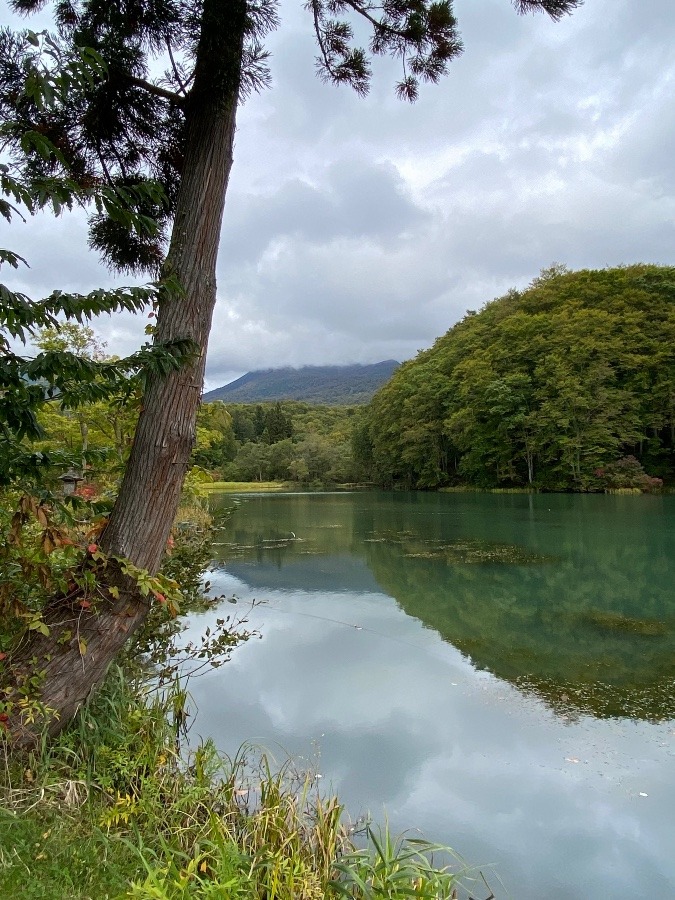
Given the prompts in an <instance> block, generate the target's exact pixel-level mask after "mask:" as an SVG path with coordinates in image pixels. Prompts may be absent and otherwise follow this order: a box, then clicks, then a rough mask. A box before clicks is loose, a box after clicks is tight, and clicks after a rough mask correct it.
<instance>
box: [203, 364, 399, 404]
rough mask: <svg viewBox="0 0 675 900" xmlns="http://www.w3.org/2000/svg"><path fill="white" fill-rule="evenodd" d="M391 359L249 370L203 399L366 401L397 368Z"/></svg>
mask: <svg viewBox="0 0 675 900" xmlns="http://www.w3.org/2000/svg"><path fill="white" fill-rule="evenodd" d="M398 365H399V364H398V363H397V362H395V361H394V360H393V359H388V360H386V361H385V362H379V363H374V364H373V365H366V366H362V365H353V366H303V368H301V369H291V368H283V369H264V370H261V371H257V372H248V373H247V374H246V375H243V376H242V377H241V378H238V379H237V380H236V381H233V382H231V384H226V385H224V386H223V387H220V388H216V390H214V391H209V392H208V393H207V394H204V400H205V401H206V402H208V401H210V400H225V401H229V402H231V403H260V402H264V401H269V400H303V401H305V402H306V403H320V404H326V405H329V406H354V405H356V404H361V403H368V401H369V400H370V399H371V398H372V396H373V394H374V393H375V392H376V391H377V390H378V389H379V388H381V387H382V385H383V384H384V383H385V382H386V381H388V380H389V378H391V376H392V374H393V372H394V371H395V370H396V369H397V368H398Z"/></svg>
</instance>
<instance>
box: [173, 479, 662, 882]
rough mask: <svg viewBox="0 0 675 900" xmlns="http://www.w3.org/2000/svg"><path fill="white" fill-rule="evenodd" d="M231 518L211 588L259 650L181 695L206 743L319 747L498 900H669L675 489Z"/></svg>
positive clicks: (403, 499) (304, 751) (282, 506)
mask: <svg viewBox="0 0 675 900" xmlns="http://www.w3.org/2000/svg"><path fill="white" fill-rule="evenodd" d="M233 503H236V505H237V509H236V512H235V513H234V515H233V516H232V517H231V519H230V520H229V521H228V522H227V524H226V525H225V527H224V528H223V530H222V532H221V534H220V535H219V537H218V540H217V543H216V546H215V548H214V552H215V554H216V556H217V558H218V568H217V571H216V572H215V573H214V576H213V577H212V582H213V585H214V590H216V591H217V592H218V593H223V594H226V595H228V596H230V595H234V596H236V597H237V600H238V608H240V609H242V611H243V610H244V609H246V608H247V604H248V603H250V601H251V600H252V599H254V598H255V599H256V600H258V601H263V603H262V605H260V606H258V607H256V608H255V609H254V610H253V611H252V613H251V614H250V621H251V624H252V625H253V626H254V627H256V628H258V629H259V631H260V633H261V635H262V640H260V641H251V642H249V643H248V644H247V645H246V646H244V647H242V648H240V649H238V650H237V651H236V653H235V656H234V658H233V660H232V662H231V663H229V664H228V666H226V667H225V668H224V669H222V670H218V672H217V673H214V674H213V675H210V676H209V677H208V678H206V679H202V680H198V681H195V682H194V683H193V685H192V687H191V690H192V693H193V695H194V696H195V699H196V702H197V705H198V707H199V714H198V716H197V721H196V726H195V728H196V730H197V731H199V732H200V733H201V734H203V735H209V736H213V737H214V738H215V740H216V742H217V743H218V745H219V746H220V747H221V748H222V749H223V750H225V751H227V752H234V751H235V750H236V748H237V747H238V746H239V744H240V743H241V742H243V741H245V740H251V739H252V740H257V741H259V742H261V743H262V744H264V745H266V746H268V747H277V748H283V750H285V751H287V752H290V753H293V754H299V755H304V756H307V757H309V756H315V757H316V760H315V761H316V762H317V764H318V765H319V768H320V771H321V773H322V775H323V776H324V778H325V779H326V782H330V783H331V784H332V786H333V787H334V788H335V789H336V790H338V792H339V794H340V796H341V798H342V799H343V801H344V802H346V804H347V806H348V808H349V810H350V812H351V813H352V815H353V816H358V815H360V814H362V813H364V812H366V811H370V812H371V813H372V815H373V816H374V818H382V816H383V809H384V808H386V811H387V815H388V817H389V819H390V822H391V824H392V826H393V827H394V828H401V829H402V828H408V827H412V828H419V829H421V830H422V832H423V833H424V834H425V836H427V837H429V838H430V839H432V840H434V841H439V842H444V843H449V844H451V845H452V846H453V847H455V849H456V850H458V851H459V852H460V853H462V855H463V856H464V857H465V858H466V859H467V860H470V861H471V862H474V863H477V864H480V865H481V866H482V867H483V868H484V869H485V871H486V873H488V880H489V881H490V886H491V888H492V889H493V890H495V893H496V895H497V896H498V897H507V896H513V897H518V898H532V900H534V898H537V900H541V898H561V900H562V898H579V900H581V898H591V897H592V898H614V897H616V898H619V897H622V898H623V897H625V896H634V897H656V896H664V897H665V896H675V858H674V854H673V852H672V851H673V847H674V846H675V814H674V813H673V809H675V691H674V687H673V685H674V678H675V652H674V651H675V586H674V585H675V579H674V578H673V575H674V569H675V562H674V561H675V498H674V497H634V496H626V497H624V496H616V497H610V496H608V497H605V496H586V497H583V496H559V495H490V494H485V495H481V494H446V495H442V494H434V495H426V494H385V493H382V494H379V493H378V494H365V493H363V494H361V493H359V494H318V495H317V494H312V495H301V494H295V495H293V494H290V495H262V496H246V497H240V498H238V499H236V500H234V499H233V498H232V497H228V496H225V495H223V496H221V497H220V498H216V499H215V501H214V505H218V504H221V505H224V506H229V505H232V504H233ZM228 611H229V608H228ZM215 615H216V614H214V616H215ZM207 622H208V616H207V617H205V619H200V620H199V621H195V623H194V625H193V627H195V628H200V627H204V626H205V625H206V624H207ZM489 864H493V865H494V872H496V873H497V874H498V876H499V878H500V879H501V881H502V882H503V885H500V884H499V881H498V880H497V876H495V875H493V876H490V874H489V873H490V867H489ZM476 890H477V891H478V888H476Z"/></svg>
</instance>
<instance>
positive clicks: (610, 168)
mask: <svg viewBox="0 0 675 900" xmlns="http://www.w3.org/2000/svg"><path fill="white" fill-rule="evenodd" d="M454 8H455V14H456V16H457V18H458V21H459V25H460V29H461V33H462V39H463V43H464V48H465V49H464V53H463V55H462V56H461V57H460V58H459V59H456V60H454V61H453V62H451V63H450V64H449V71H448V75H447V76H446V77H445V78H444V79H443V80H442V82H441V83H440V84H438V85H426V86H423V87H422V90H421V91H420V97H419V99H418V101H417V103H415V104H414V105H410V104H407V103H405V102H402V101H399V100H397V99H396V97H395V94H394V84H395V82H396V80H397V79H398V77H399V71H398V68H397V65H396V64H395V63H393V62H391V61H388V60H387V61H384V60H383V61H379V62H378V63H377V64H376V66H375V73H374V79H373V85H372V88H371V92H370V94H369V95H368V97H367V98H365V99H364V98H359V97H358V96H356V95H355V94H354V93H353V92H352V91H351V90H350V89H349V88H347V87H340V88H338V87H334V86H330V85H326V84H324V83H322V82H321V81H320V80H319V79H318V78H316V76H315V74H314V71H315V69H314V58H315V55H316V51H315V47H314V42H313V36H312V33H311V18H310V16H309V14H308V13H307V12H306V11H305V10H304V9H303V3H302V2H301V0H282V4H281V26H280V28H279V29H278V30H277V31H276V32H275V34H273V35H272V36H271V37H270V39H269V41H268V48H269V49H270V50H271V52H272V60H271V69H272V77H273V84H272V88H271V89H270V90H267V91H265V92H264V93H262V94H259V95H254V96H253V97H252V98H251V99H249V100H248V101H247V102H246V103H245V104H244V106H243V107H242V108H241V109H240V111H239V116H238V129H237V137H236V145H235V162H234V166H233V170H232V175H231V179H230V187H229V190H228V196H227V200H226V207H225V219H224V225H223V232H222V238H221V244H220V255H219V262H218V304H217V307H216V311H215V315H214V323H213V330H212V334H211V341H210V347H209V353H208V358H207V369H206V382H205V387H206V389H207V390H209V389H213V388H215V387H218V386H220V385H222V384H225V383H227V382H228V381H231V380H233V379H234V378H237V377H238V376H240V375H242V374H243V373H245V372H247V371H250V370H254V369H261V368H273V367H278V366H302V365H327V364H336V365H338V364H347V363H373V362H378V361H380V360H384V359H396V360H399V361H403V360H405V359H409V358H411V357H413V356H415V354H416V353H417V352H418V351H419V350H422V349H426V348H427V347H429V346H431V344H432V343H433V342H434V340H435V339H436V338H437V337H438V336H440V335H441V334H443V333H445V332H446V331H447V330H448V328H450V327H451V326H452V325H453V324H454V323H455V322H457V321H458V320H460V319H461V318H462V317H463V315H464V314H465V312H466V311H467V310H468V309H473V310H477V309H480V308H481V307H482V306H483V305H484V304H485V303H487V302H489V301H490V300H491V299H493V298H494V297H497V296H500V295H502V294H504V293H506V291H508V290H509V289H510V288H512V287H515V288H524V287H526V286H527V285H528V284H529V283H530V282H531V281H532V279H533V278H535V277H536V276H537V274H538V273H539V272H540V270H541V269H542V268H544V267H548V266H550V265H552V264H553V263H563V264H565V265H567V266H569V267H570V268H571V269H579V268H603V267H606V266H615V265H620V264H628V263H634V262H650V263H660V264H670V265H672V264H675V54H673V51H672V48H673V46H675V14H674V12H673V5H672V0H645V2H642V3H636V2H635V0H586V2H585V5H584V6H583V7H581V8H580V9H579V10H577V11H576V12H575V13H574V14H573V15H572V16H568V17H565V18H564V19H563V20H561V21H560V22H557V23H556V22H552V21H551V20H550V19H549V18H548V17H547V16H544V15H541V14H538V15H528V16H518V15H517V14H516V13H515V11H514V9H513V7H512V6H511V4H510V3H509V0H455V7H454ZM10 19H11V16H10V14H9V12H8V5H7V3H6V2H4V0H0V22H2V23H5V22H8V21H10ZM31 27H34V26H31ZM0 246H5V247H9V248H11V249H12V250H14V251H16V252H18V253H20V254H21V255H23V256H25V257H26V258H27V259H28V261H29V263H30V269H24V270H22V271H20V272H18V273H15V272H14V270H10V272H9V273H5V272H4V271H3V277H4V279H5V283H6V284H7V285H8V286H9V287H10V288H12V289H13V290H23V291H25V292H26V293H28V294H29V296H32V297H35V298H38V297H40V296H44V295H46V294H48V293H49V292H50V291H51V290H53V289H55V288H60V289H62V290H75V291H80V292H83V291H86V290H90V289H93V288H96V287H101V286H108V285H112V284H127V283H133V282H132V281H131V279H129V278H128V277H124V276H115V277H113V276H112V275H111V274H110V273H109V272H107V270H106V269H105V268H104V267H103V265H102V264H101V262H100V260H99V259H98V258H97V256H96V255H95V254H94V253H92V252H91V251H89V250H88V249H87V234H86V226H85V222H84V219H83V217H82V216H81V215H79V214H69V215H66V216H63V217H61V218H59V219H54V218H51V217H49V216H47V215H46V214H45V215H39V216H38V217H36V218H33V219H31V220H29V221H28V222H27V223H26V224H25V225H23V224H21V223H15V224H13V225H12V226H11V227H9V226H6V225H4V224H3V225H1V226H0ZM146 324H147V320H145V319H144V318H143V317H142V316H138V317H132V316H129V315H121V316H116V317H104V318H102V319H100V320H99V321H97V322H96V323H95V327H96V330H97V332H98V334H99V335H100V337H101V338H102V339H103V340H104V341H106V342H107V349H108V352H110V353H116V354H120V355H122V354H126V353H128V352H132V351H133V350H134V349H136V348H137V347H138V346H140V344H142V343H143V342H144V340H146V338H145V336H144V328H145V325H146Z"/></svg>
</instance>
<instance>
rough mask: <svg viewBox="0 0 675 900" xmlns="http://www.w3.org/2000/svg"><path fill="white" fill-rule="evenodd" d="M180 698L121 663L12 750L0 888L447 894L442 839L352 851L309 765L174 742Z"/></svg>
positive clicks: (174, 896)
mask: <svg viewBox="0 0 675 900" xmlns="http://www.w3.org/2000/svg"><path fill="white" fill-rule="evenodd" d="M184 702H185V698H184V697H182V696H178V697H177V696H176V692H175V689H174V690H172V691H169V692H167V693H165V694H164V695H163V696H156V695H152V694H149V693H147V692H146V690H145V688H144V686H143V684H142V683H141V682H139V681H133V680H130V679H128V678H126V677H125V674H124V672H123V671H122V670H121V669H119V668H116V669H113V670H112V671H111V673H110V675H109V677H108V679H107V681H106V683H105V685H104V687H103V688H102V689H101V691H100V692H99V694H98V695H97V696H96V697H95V698H93V700H92V701H91V703H90V704H89V705H88V706H87V707H86V708H85V709H83V710H82V711H81V712H80V714H79V716H78V717H77V719H76V720H75V722H74V723H73V724H72V726H71V727H70V728H68V729H67V730H66V731H64V732H63V734H62V735H61V736H60V737H59V738H58V739H57V740H56V741H55V742H53V743H52V744H51V745H49V746H47V745H45V746H43V747H42V748H40V749H39V750H38V751H35V752H33V753H32V754H31V755H30V756H29V757H27V758H23V759H21V760H19V759H13V760H12V759H7V763H6V766H5V769H4V773H3V775H2V778H1V779H0V791H1V794H0V796H1V808H0V896H3V897H4V896H11V895H12V894H14V895H15V896H21V897H22V898H24V897H25V898H30V900H32V898H33V897H34V898H36V900H37V898H41V897H54V898H57V900H66V898H92V900H93V898H96V900H105V898H120V900H121V898H136V900H140V898H147V900H183V898H195V900H202V898H204V900H206V898H209V900H213V898H249V900H321V898H326V897H337V896H348V897H352V898H364V900H365V898H374V897H377V898H380V897H390V898H399V897H400V898H403V897H427V898H428V897H438V898H450V897H452V896H453V891H454V890H455V888H456V885H457V883H458V882H457V877H456V875H455V874H454V873H453V871H451V870H450V869H448V868H446V867H443V868H435V867H434V864H433V862H432V854H433V853H436V852H438V851H439V850H440V849H441V848H438V847H435V846H432V845H431V844H424V843H423V842H415V841H410V840H396V839H393V838H392V837H391V835H390V834H389V832H388V830H386V831H385V832H383V833H382V834H378V833H376V832H375V831H374V830H372V829H370V828H369V829H368V830H367V835H366V837H367V846H366V847H365V848H362V849H361V850H357V849H356V847H355V846H354V844H353V842H352V839H351V838H350V837H349V836H348V834H347V830H346V829H345V827H344V825H343V824H342V822H343V816H342V813H343V810H342V807H341V806H340V803H339V802H338V800H337V798H336V797H334V796H329V797H322V796H321V795H320V793H319V792H318V790H317V781H316V778H315V775H314V773H313V772H312V771H306V770H302V769H298V768H297V767H296V766H295V765H294V764H293V763H292V761H287V762H286V763H285V764H283V765H281V766H277V765H276V764H275V763H274V761H273V760H272V759H271V758H270V757H269V756H267V755H266V754H265V753H261V752H258V751H256V750H255V748H253V747H243V748H242V749H241V750H240V752H239V753H238V754H237V755H236V756H235V757H234V758H228V757H223V756H220V755H219V754H218V753H217V751H216V749H215V747H214V746H213V744H212V743H210V742H207V743H205V744H203V745H201V746H199V747H197V748H196V749H195V750H193V751H191V752H187V751H185V752H181V748H180V733H181V727H182V724H183V722H184V716H183V713H182V708H183V705H184ZM10 848H11V849H10ZM25 882H26V883H29V884H30V888H29V889H28V890H27V891H26V890H25V891H24V892H23V893H21V892H20V891H19V893H17V890H18V886H19V885H20V884H23V883H25ZM57 882H58V884H59V885H61V887H58V888H57V887H55V884H56V883H57ZM31 891H32V893H31Z"/></svg>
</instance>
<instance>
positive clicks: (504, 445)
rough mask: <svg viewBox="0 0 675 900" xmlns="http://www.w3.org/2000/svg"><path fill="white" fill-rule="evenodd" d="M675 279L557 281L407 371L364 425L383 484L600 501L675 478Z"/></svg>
mask: <svg viewBox="0 0 675 900" xmlns="http://www.w3.org/2000/svg"><path fill="white" fill-rule="evenodd" d="M674 348H675V269H673V268H672V267H670V268H669V267H658V266H649V265H636V266H628V267H622V268H617V269H605V270H602V271H588V270H586V271H581V272H567V271H566V270H564V269H561V268H560V267H557V268H554V269H552V270H548V271H546V272H544V273H542V275H541V276H540V277H539V278H537V279H535V280H534V282H533V283H532V285H531V286H530V287H529V288H528V289H527V290H525V291H522V292H518V291H510V292H509V293H508V294H507V295H506V296H504V297H501V298H499V299H497V300H494V301H492V302H490V303H488V304H487V305H486V306H485V307H484V308H483V309H482V310H481V312H480V313H478V314H468V315H467V316H465V318H464V319H463V320H462V321H461V322H459V323H458V324H457V325H455V326H454V327H453V328H451V329H450V331H448V332H447V334H445V335H444V336H443V337H441V338H439V339H438V340H437V341H436V343H435V345H434V346H433V348H432V349H431V350H428V351H425V352H423V353H421V354H419V356H418V357H417V358H416V359H414V360H412V361H411V362H408V363H406V364H405V365H403V366H402V367H401V368H400V369H399V370H398V371H397V372H396V373H395V375H394V376H393V378H392V379H391V381H390V382H389V384H388V385H386V386H385V387H384V388H383V389H382V390H381V391H380V392H379V393H378V394H377V395H376V397H375V398H374V400H373V402H372V404H371V406H370V407H369V410H368V413H367V422H368V437H369V444H368V445H367V448H366V450H364V449H363V440H362V441H361V444H362V447H361V453H362V454H363V453H366V455H367V456H369V462H370V465H371V467H372V470H373V471H374V473H375V474H376V476H377V477H378V479H379V480H380V481H381V482H382V483H389V484H391V483H401V484H406V485H409V486H411V487H422V488H429V487H440V486H443V485H451V484H456V483H470V484H475V485H480V486H484V487H497V486H518V485H522V486H527V485H530V486H536V487H541V488H546V489H553V490H599V489H602V488H603V487H606V486H607V484H608V482H607V480H606V479H605V478H604V476H603V475H602V474H599V472H600V470H602V469H603V467H606V466H610V465H613V464H615V463H616V462H617V460H619V459H620V458H622V457H625V456H627V455H633V456H634V457H635V458H636V459H637V461H638V463H639V464H641V465H642V466H644V468H646V469H647V470H648V472H649V473H650V474H653V475H656V476H659V477H661V478H664V479H672V478H673V476H674V475H675V349H674Z"/></svg>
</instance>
